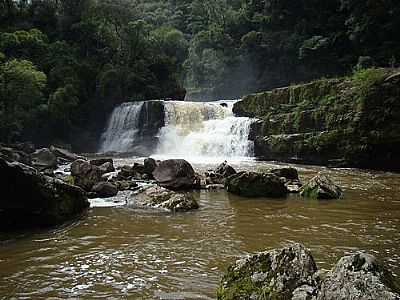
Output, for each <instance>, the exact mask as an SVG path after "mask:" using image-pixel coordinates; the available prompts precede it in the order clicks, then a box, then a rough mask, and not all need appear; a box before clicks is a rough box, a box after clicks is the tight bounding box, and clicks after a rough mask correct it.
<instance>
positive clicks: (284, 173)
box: [269, 168, 299, 181]
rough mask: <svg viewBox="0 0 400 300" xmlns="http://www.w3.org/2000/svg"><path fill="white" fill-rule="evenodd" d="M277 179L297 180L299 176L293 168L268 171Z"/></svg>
mask: <svg viewBox="0 0 400 300" xmlns="http://www.w3.org/2000/svg"><path fill="white" fill-rule="evenodd" d="M269 172H270V173H272V174H275V175H276V176H278V177H283V178H285V179H286V180H292V181H293V180H299V174H298V172H297V170H296V169H295V168H278V169H272V170H271V171H269Z"/></svg>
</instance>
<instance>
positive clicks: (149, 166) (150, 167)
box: [144, 157, 157, 175]
mask: <svg viewBox="0 0 400 300" xmlns="http://www.w3.org/2000/svg"><path fill="white" fill-rule="evenodd" d="M156 168H157V162H156V160H155V159H153V158H150V157H149V158H146V159H145V160H144V172H145V173H146V174H148V175H153V172H154V170H155V169H156Z"/></svg>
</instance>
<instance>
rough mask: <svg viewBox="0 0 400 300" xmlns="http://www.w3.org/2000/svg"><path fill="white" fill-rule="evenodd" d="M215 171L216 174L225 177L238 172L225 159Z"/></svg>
mask: <svg viewBox="0 0 400 300" xmlns="http://www.w3.org/2000/svg"><path fill="white" fill-rule="evenodd" d="M214 172H215V173H216V174H219V175H221V176H222V177H223V178H227V177H229V176H231V175H234V174H236V173H237V172H236V170H235V169H234V168H232V167H231V166H230V165H228V163H227V161H224V162H223V163H222V164H220V165H219V166H218V167H217V168H216V169H215V170H214Z"/></svg>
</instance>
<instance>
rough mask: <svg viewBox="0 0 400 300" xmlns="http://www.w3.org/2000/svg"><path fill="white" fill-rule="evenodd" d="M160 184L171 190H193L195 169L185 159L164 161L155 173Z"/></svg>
mask: <svg viewBox="0 0 400 300" xmlns="http://www.w3.org/2000/svg"><path fill="white" fill-rule="evenodd" d="M153 176H154V178H155V179H156V180H157V182H158V184H159V185H161V186H162V187H164V188H168V189H171V190H184V189H190V188H193V186H194V185H195V181H196V175H195V172H194V170H193V167H192V166H191V165H190V164H189V163H188V162H187V161H186V160H183V159H169V160H164V161H162V162H161V163H160V164H159V165H158V166H157V168H156V169H155V170H154V171H153Z"/></svg>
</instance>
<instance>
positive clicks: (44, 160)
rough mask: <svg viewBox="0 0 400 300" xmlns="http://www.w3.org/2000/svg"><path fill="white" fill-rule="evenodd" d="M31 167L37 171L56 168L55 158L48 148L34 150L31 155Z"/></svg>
mask: <svg viewBox="0 0 400 300" xmlns="http://www.w3.org/2000/svg"><path fill="white" fill-rule="evenodd" d="M31 159H32V165H33V166H34V167H35V168H37V169H38V170H39V171H44V170H46V169H55V168H57V156H55V155H54V153H53V152H51V151H50V149H48V148H43V149H39V150H36V151H35V152H34V153H32V154H31Z"/></svg>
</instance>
